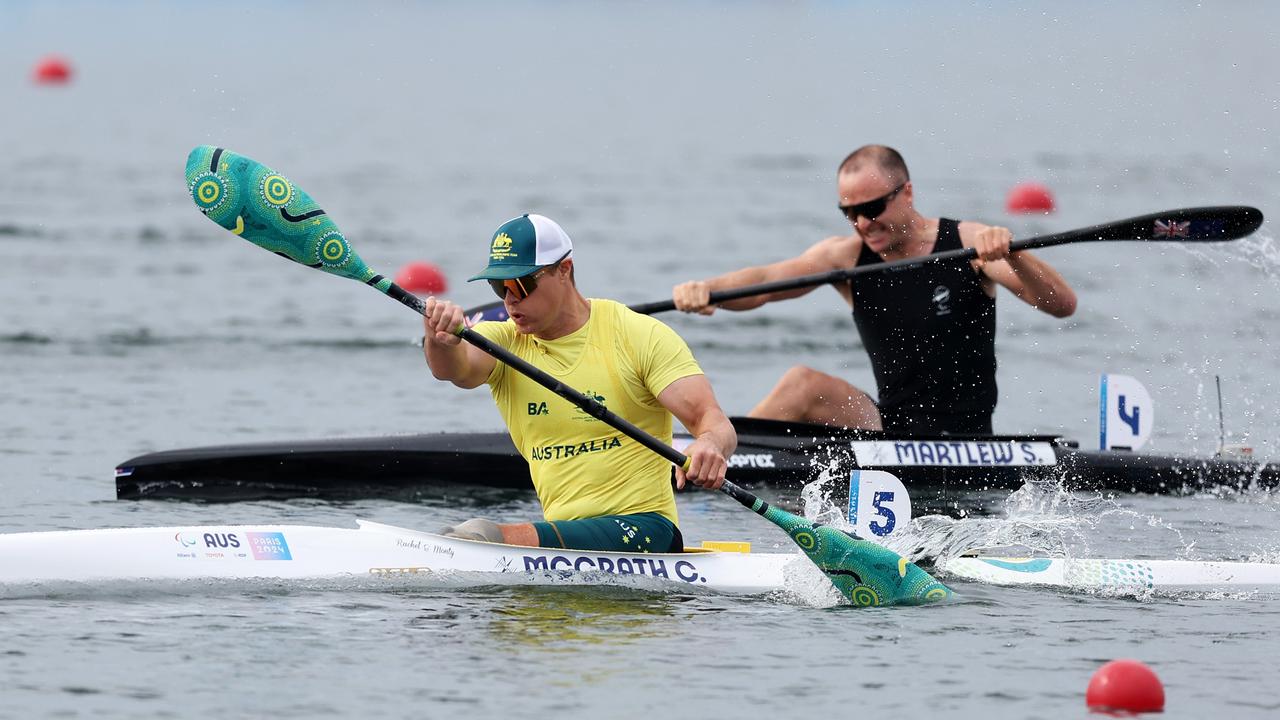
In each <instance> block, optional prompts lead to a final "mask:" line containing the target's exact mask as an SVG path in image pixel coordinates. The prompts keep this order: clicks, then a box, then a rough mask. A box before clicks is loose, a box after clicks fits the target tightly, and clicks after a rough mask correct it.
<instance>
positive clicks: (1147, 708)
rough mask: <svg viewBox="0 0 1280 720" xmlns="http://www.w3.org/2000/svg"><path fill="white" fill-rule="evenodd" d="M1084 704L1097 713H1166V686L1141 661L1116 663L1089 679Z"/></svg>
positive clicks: (1109, 664)
mask: <svg viewBox="0 0 1280 720" xmlns="http://www.w3.org/2000/svg"><path fill="white" fill-rule="evenodd" d="M1084 702H1085V705H1087V706H1088V707H1089V709H1090V710H1092V711H1095V712H1125V713H1147V712H1163V711H1164V685H1163V684H1161V682H1160V678H1158V677H1156V674H1155V671H1153V670H1152V669H1151V668H1149V667H1147V666H1146V665H1145V664H1143V663H1140V662H1138V661H1137V660H1112V661H1111V662H1109V663H1107V664H1105V665H1103V666H1102V667H1100V668H1098V670H1097V672H1095V673H1094V674H1093V677H1092V678H1090V679H1089V689H1088V690H1086V691H1085V694H1084Z"/></svg>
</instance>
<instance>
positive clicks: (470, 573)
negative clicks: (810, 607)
mask: <svg viewBox="0 0 1280 720" xmlns="http://www.w3.org/2000/svg"><path fill="white" fill-rule="evenodd" d="M356 523H357V525H358V527H357V528H355V529H351V528H334V527H316V526H305V525H207V526H190V527H163V528H120V529H103V530H62V531H51V532H28V533H11V534H4V535H0V586H4V587H6V588H11V587H13V586H20V585H32V584H45V583H96V582H112V581H124V582H127V581H135V580H205V579H255V578H256V579H269V578H274V579H286V580H329V579H333V580H337V579H350V578H371V577H372V578H382V577H389V576H410V575H433V576H438V577H440V578H443V579H449V580H452V581H455V582H459V583H463V584H471V585H476V584H485V583H492V582H501V583H530V584H547V583H551V582H557V581H563V580H574V581H579V582H586V583H590V584H636V583H635V581H636V580H639V579H642V578H648V580H647V581H644V580H641V582H640V584H646V585H653V586H675V587H686V588H704V589H706V590H709V591H713V592H723V593H737V594H762V593H767V592H771V591H774V590H779V589H782V588H783V587H784V586H785V585H786V583H785V577H784V569H786V568H787V567H788V566H790V565H792V564H797V565H798V566H799V568H800V569H801V571H804V570H806V569H807V568H805V565H809V566H812V564H811V563H809V561H808V560H807V559H806V558H805V556H804V555H801V554H799V553H792V554H782V553H750V552H734V551H724V550H708V549H700V548H699V549H693V548H691V549H688V550H686V551H685V552H683V553H618V552H584V551H577V550H555V549H549V548H530V547H519V546H512V545H499V544H493V543H486V542H475V541H470V540H461V539H457V538H450V537H444V536H442V535H436V534H434V533H428V532H421V531H417V530H408V529H405V528H399V527H394V526H391V525H383V524H381V523H376V522H369V521H366V520H357V521H356ZM725 545H727V546H736V544H732V543H727V544H725ZM812 572H813V573H814V574H817V575H818V577H821V575H820V573H818V571H817V568H816V567H813V570H812ZM497 576H501V577H500V578H499V577H497ZM629 581H630V582H629Z"/></svg>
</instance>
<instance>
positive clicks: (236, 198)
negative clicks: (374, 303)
mask: <svg viewBox="0 0 1280 720" xmlns="http://www.w3.org/2000/svg"><path fill="white" fill-rule="evenodd" d="M187 189H188V190H189V191H190V193H191V199H192V200H193V201H195V204H196V207H198V208H200V212H203V213H204V214H205V215H206V216H208V218H209V219H210V220H212V221H214V222H216V223H218V224H219V225H221V226H222V227H224V228H226V229H228V230H230V231H231V232H233V233H235V234H236V235H239V236H240V237H242V238H244V239H245V240H248V241H249V242H251V243H253V244H254V245H257V246H258V247H261V248H263V249H265V250H270V251H271V252H273V253H275V254H277V255H282V256H284V257H287V258H289V259H290V260H293V261H294V262H298V263H302V264H303V265H306V266H307V267H312V268H316V269H317V270H324V271H325V272H328V273H332V274H334V275H340V276H342V277H345V278H351V279H352V280H358V281H360V282H362V283H366V284H368V285H372V286H374V287H376V288H377V289H379V290H381V291H382V292H387V291H388V290H389V288H390V286H391V281H390V280H389V279H387V278H384V277H382V276H381V275H378V274H377V273H375V272H374V271H372V270H370V269H369V267H368V266H366V265H365V264H364V261H363V260H361V259H360V256H359V255H357V254H356V253H355V251H354V250H352V249H351V245H350V244H349V243H348V242H347V239H346V237H344V236H343V234H342V232H341V231H340V230H338V227H337V225H335V224H334V223H333V221H332V220H331V219H329V216H328V215H327V214H326V213H325V211H324V210H323V209H322V208H321V207H320V206H319V205H317V204H316V202H315V201H314V200H312V199H311V196H310V195H307V193H306V192H304V191H303V190H302V189H301V188H299V187H297V186H295V185H294V184H293V183H292V182H290V181H289V180H288V178H286V177H284V176H283V175H281V174H279V173H277V172H274V171H272V170H271V169H270V168H268V167H266V166H265V165H263V164H262V163H259V162H257V161H255V160H252V159H250V158H247V157H245V156H243V155H238V154H236V153H233V152H231V151H230V150H226V149H224V148H220V147H214V146H212V145H201V146H200V147H198V148H196V149H195V150H192V151H191V154H190V155H188V156H187Z"/></svg>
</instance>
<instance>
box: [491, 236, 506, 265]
mask: <svg viewBox="0 0 1280 720" xmlns="http://www.w3.org/2000/svg"><path fill="white" fill-rule="evenodd" d="M511 255H512V252H511V238H510V236H508V235H507V234H506V233H498V235H497V236H495V237H494V238H493V245H492V246H490V247H489V257H491V258H493V259H494V260H502V259H503V258H507V257H510V256H511Z"/></svg>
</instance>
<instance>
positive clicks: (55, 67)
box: [31, 55, 71, 85]
mask: <svg viewBox="0 0 1280 720" xmlns="http://www.w3.org/2000/svg"><path fill="white" fill-rule="evenodd" d="M31 77H32V79H33V80H35V81H36V83H37V84H40V85H65V84H67V83H68V82H70V81H71V63H69V62H67V61H66V60H65V59H63V58H61V57H58V56H57V55H50V56H49V57H46V58H45V59H43V60H41V61H40V62H38V63H36V67H35V70H33V71H32V73H31Z"/></svg>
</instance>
